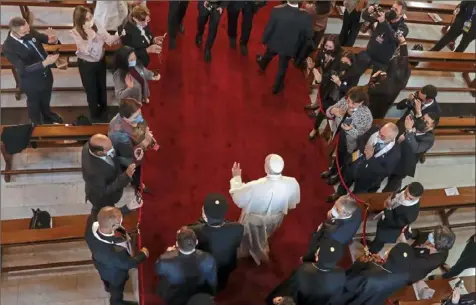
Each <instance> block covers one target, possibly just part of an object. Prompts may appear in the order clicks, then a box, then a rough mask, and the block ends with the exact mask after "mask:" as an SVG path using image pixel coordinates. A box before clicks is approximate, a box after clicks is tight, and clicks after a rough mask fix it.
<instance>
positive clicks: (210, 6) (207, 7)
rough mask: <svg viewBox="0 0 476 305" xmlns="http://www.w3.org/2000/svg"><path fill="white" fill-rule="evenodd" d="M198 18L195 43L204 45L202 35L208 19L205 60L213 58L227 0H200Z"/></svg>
mask: <svg viewBox="0 0 476 305" xmlns="http://www.w3.org/2000/svg"><path fill="white" fill-rule="evenodd" d="M197 4H198V19H197V23H198V25H197V36H195V44H196V45H197V47H199V48H200V47H201V46H202V36H203V32H205V25H206V24H207V22H208V21H210V23H209V24H208V36H207V41H206V43H205V53H204V56H205V61H206V62H210V61H211V60H212V46H213V43H214V42H215V38H216V37H217V33H218V25H219V24H220V19H221V15H222V14H223V10H224V9H225V8H226V6H227V4H228V3H227V1H217V0H206V1H198V2H197Z"/></svg>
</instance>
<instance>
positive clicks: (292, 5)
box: [288, 1, 299, 8]
mask: <svg viewBox="0 0 476 305" xmlns="http://www.w3.org/2000/svg"><path fill="white" fill-rule="evenodd" d="M288 5H289V6H291V7H295V8H299V4H291V3H289V1H288Z"/></svg>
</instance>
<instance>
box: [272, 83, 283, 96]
mask: <svg viewBox="0 0 476 305" xmlns="http://www.w3.org/2000/svg"><path fill="white" fill-rule="evenodd" d="M283 91H284V85H278V86H273V94H274V95H276V94H279V93H281V92H283Z"/></svg>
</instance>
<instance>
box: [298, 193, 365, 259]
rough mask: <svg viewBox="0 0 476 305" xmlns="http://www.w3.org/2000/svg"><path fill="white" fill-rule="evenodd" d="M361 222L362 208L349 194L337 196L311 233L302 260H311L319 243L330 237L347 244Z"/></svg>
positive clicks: (344, 244)
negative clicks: (324, 218)
mask: <svg viewBox="0 0 476 305" xmlns="http://www.w3.org/2000/svg"><path fill="white" fill-rule="evenodd" d="M361 223H362V209H361V208H360V207H359V206H358V204H357V202H356V201H355V199H354V198H352V197H351V196H350V195H345V196H341V197H339V198H338V199H337V200H336V202H335V203H334V206H333V207H332V209H330V210H329V211H328V212H327V219H326V220H325V221H324V222H322V223H321V224H320V225H319V227H318V228H317V231H316V232H313V233H312V235H311V241H310V242H309V246H308V250H307V252H306V254H304V256H303V257H302V261H303V262H313V261H314V260H315V257H314V254H315V253H316V251H317V250H318V249H319V246H320V243H321V241H322V240H325V239H332V240H335V241H337V242H339V243H340V244H341V245H343V246H346V245H348V244H349V243H350V242H351V241H352V239H353V238H354V236H355V233H357V231H358V230H359V228H360V224H361Z"/></svg>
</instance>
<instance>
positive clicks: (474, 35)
mask: <svg viewBox="0 0 476 305" xmlns="http://www.w3.org/2000/svg"><path fill="white" fill-rule="evenodd" d="M464 22H465V20H463V18H456V19H455V21H454V22H453V24H452V25H451V26H450V29H449V30H448V32H446V34H445V35H443V37H441V39H440V40H439V41H438V42H437V43H436V44H435V46H433V48H431V49H430V51H440V50H441V49H443V48H444V47H445V46H447V45H448V44H449V43H450V42H451V41H453V40H455V39H456V38H458V36H460V35H461V34H463V37H462V38H461V41H460V43H459V45H458V46H457V47H456V49H455V52H464V51H465V50H466V48H467V47H468V45H469V44H470V43H471V41H473V40H474V39H476V24H475V22H473V24H472V25H471V28H470V29H469V31H468V32H467V33H466V32H465V31H463V26H464Z"/></svg>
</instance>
